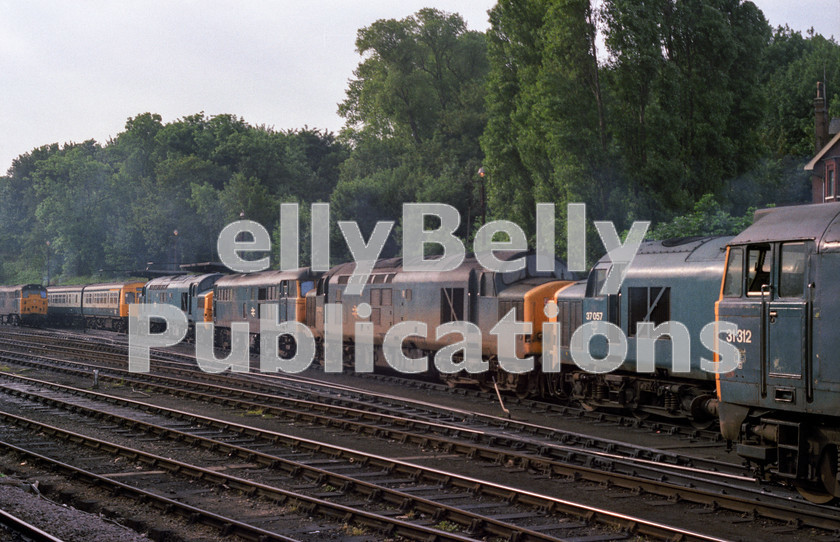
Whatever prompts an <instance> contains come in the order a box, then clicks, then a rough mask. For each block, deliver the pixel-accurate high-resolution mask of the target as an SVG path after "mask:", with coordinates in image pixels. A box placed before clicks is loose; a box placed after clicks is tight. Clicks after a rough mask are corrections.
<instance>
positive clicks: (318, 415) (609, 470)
mask: <svg viewBox="0 0 840 542" xmlns="http://www.w3.org/2000/svg"><path fill="white" fill-rule="evenodd" d="M64 353H65V354H66V353H67V352H66V351H65V352H64ZM31 354H32V353H30V355H31ZM23 357H24V356H23V354H21V353H20V352H18V353H16V354H14V353H12V352H6V353H5V354H4V357H3V360H4V363H10V364H11V363H15V364H19V363H20V364H30V366H32V367H41V368H44V367H45V364H51V363H54V364H56V365H55V366H54V367H52V369H53V370H61V371H63V372H65V374H68V375H70V374H72V375H74V376H76V377H78V378H85V379H88V380H89V378H90V371H91V370H92V367H93V366H92V365H84V364H80V363H79V362H75V363H70V362H67V361H62V360H57V359H53V360H52V361H50V360H45V358H44V356H43V355H40V354H39V355H38V356H35V357H36V358H37V361H35V360H30V361H26V360H25V359H23ZM59 365H60V366H61V367H59ZM97 367H99V369H98V370H100V371H101V372H100V378H102V379H103V381H104V382H108V381H110V382H112V383H121V385H123V386H129V385H130V386H135V387H136V389H144V390H146V391H148V392H153V393H156V392H160V393H172V394H178V395H180V396H181V397H185V398H191V400H198V401H212V402H216V403H217V404H222V405H226V407H227V408H234V409H239V410H240V411H242V410H243V409H247V411H257V410H259V411H261V412H262V413H263V414H265V415H271V416H277V417H278V418H285V419H288V420H296V421H297V422H301V421H306V422H307V423H316V424H319V425H321V426H323V427H331V428H338V429H340V430H342V431H351V432H354V434H364V435H372V436H375V437H377V438H384V439H392V440H396V441H397V442H404V443H416V444H419V445H421V446H425V447H427V448H436V449H437V450H438V451H439V452H442V453H445V454H460V455H462V456H464V457H470V458H471V459H472V460H476V459H483V460H487V461H490V462H492V463H493V464H495V465H497V466H501V467H505V468H514V469H521V470H527V471H530V472H532V473H536V474H537V475H542V476H552V477H557V478H560V479H562V480H572V481H574V480H582V481H586V480H588V481H591V482H597V483H601V484H611V485H615V486H620V487H624V488H627V489H629V490H631V491H633V492H636V493H637V494H642V493H643V494H656V495H662V496H664V497H667V498H670V499H681V500H685V501H689V502H696V503H702V504H705V505H707V506H709V507H710V509H714V507H721V508H727V509H731V510H735V511H738V512H741V513H748V514H756V515H757V516H764V517H772V518H777V519H782V520H783V521H790V520H792V518H793V517H798V518H799V520H800V521H801V524H802V525H805V526H812V527H819V528H821V529H824V530H827V532H831V531H833V530H835V529H838V528H840V525H838V523H837V520H836V518H835V516H836V509H830V508H828V507H809V506H806V505H804V504H802V503H798V502H795V499H794V498H793V497H791V496H790V495H789V494H787V493H784V492H781V491H780V492H779V493H778V494H769V493H767V491H766V490H764V491H761V490H758V491H756V488H755V482H754V481H753V480H752V479H751V478H750V477H749V476H744V475H743V473H742V472H739V471H738V470H737V469H736V468H735V467H733V466H727V465H721V464H706V465H704V466H703V467H700V468H698V466H697V465H693V464H689V463H687V462H686V461H685V458H681V457H680V456H679V455H677V454H669V453H664V452H661V451H660V452H658V455H655V456H648V454H650V453H651V452H654V453H655V452H656V451H655V450H649V449H648V450H645V449H638V448H637V449H635V450H634V449H633V447H629V446H626V445H622V443H616V442H608V441H600V442H599V441H598V439H592V438H591V437H590V440H591V441H592V442H589V443H588V444H589V446H588V448H589V449H588V450H587V449H580V448H578V443H577V442H576V441H577V440H580V439H582V438H584V439H585V438H586V436H585V435H565V436H562V438H561V439H560V440H565V441H567V442H561V443H558V442H556V439H555V441H554V442H552V441H550V440H547V439H546V438H542V437H544V436H545V435H540V433H544V432H546V428H543V427H535V426H530V427H529V426H528V424H521V423H513V422H511V421H510V420H504V419H497V420H495V421H493V423H495V424H496V425H495V426H493V425H489V421H488V420H487V419H481V420H476V419H472V420H468V421H470V422H472V423H473V424H476V423H478V424H479V425H473V426H469V425H468V424H465V423H464V420H463V419H459V418H458V417H457V416H453V414H452V413H451V412H450V413H449V414H448V417H446V416H444V415H443V413H442V412H441V411H440V409H429V410H428V411H426V412H425V413H423V410H422V409H419V406H418V405H416V404H415V405H410V406H406V407H405V408H406V410H407V411H411V412H406V414H410V415H407V416H403V415H399V416H395V415H394V408H393V402H392V401H393V398H390V399H388V401H390V402H386V403H385V404H384V405H379V406H375V408H374V407H371V406H368V407H367V408H368V409H369V410H363V409H362V408H359V407H361V406H363V405H361V404H360V403H361V402H362V401H361V399H359V398H358V397H353V398H352V399H349V401H350V402H351V403H353V404H354V405H355V407H351V406H348V403H347V401H348V399H345V400H344V402H343V404H340V405H329V404H325V401H326V402H332V399H331V398H329V397H324V396H323V395H321V396H317V400H314V401H305V400H303V399H299V398H289V397H278V396H277V395H270V394H268V393H264V392H262V391H253V390H242V389H237V388H234V387H232V379H230V378H228V379H227V383H228V384H231V386H227V387H225V386H220V385H218V384H209V383H208V382H195V381H189V380H187V379H185V378H174V377H166V376H162V375H159V374H154V375H132V374H130V373H126V372H120V371H119V370H118V369H111V368H108V367H107V366H105V365H97ZM153 370H157V369H156V368H155V365H154V362H153ZM161 370H162V369H161ZM135 377H137V378H136V379H135ZM140 377H142V378H140ZM14 378H15V377H13V376H11V375H9V376H5V377H4V379H3V380H10V379H14ZM220 378H223V377H220ZM272 380H273V379H272ZM17 382H18V384H19V385H22V384H21V383H22V382H24V381H23V380H20V379H19V380H17ZM28 385H32V386H37V387H43V386H47V385H48V383H45V382H42V383H34V382H31V383H29V384H28ZM252 385H253V386H264V385H265V384H252ZM283 385H284V386H286V388H283V387H280V388H278V387H277V383H276V382H273V383H272V386H274V388H273V389H274V390H275V393H276V392H277V390H278V389H283V390H284V392H283V393H284V394H289V393H291V392H290V391H289V389H288V388H289V387H295V386H298V385H297V384H295V385H294V386H291V385H290V384H289V383H285V384H283ZM320 385H321V384H317V383H312V382H304V383H303V384H301V386H303V387H311V386H320ZM3 387H4V389H5V388H8V385H7V384H5V383H4V384H3ZM200 388H205V389H204V391H203V392H202V391H198V390H199V389H200ZM52 390H53V391H57V390H58V388H57V387H55V385H53V388H52ZM210 390H212V392H211V391H210ZM350 391H352V390H348V389H345V390H344V391H343V393H344V394H345V395H347V394H348V393H349V392H350ZM18 392H19V390H18ZM64 393H71V394H73V395H74V396H76V397H81V396H82V395H83V393H90V392H83V390H64ZM298 393H303V391H301V390H298ZM307 393H313V391H312V390H309V391H308V392H307ZM354 393H355V392H354ZM100 395H101V394H100ZM33 400H34V399H33ZM38 400H39V401H45V400H46V399H45V398H41V399H38ZM86 400H90V401H97V402H103V401H106V400H107V401H108V402H111V403H115V402H120V401H125V400H124V399H123V400H117V399H114V398H106V397H104V396H103V397H98V398H94V397H93V396H89V397H87V399H86ZM327 400H329V401H327ZM122 406H123V407H124V408H128V406H127V404H125V403H123V404H122ZM420 406H422V405H420ZM77 408H79V407H77ZM88 408H89V409H91V410H92V411H94V412H95V409H92V408H91V407H88ZM100 408H101V407H100ZM130 408H132V409H143V410H145V411H146V412H151V411H150V410H149V409H154V408H159V407H153V406H152V405H145V406H143V405H139V404H135V405H133V406H131V407H130ZM389 409H390V414H385V413H382V412H376V411H382V410H389ZM418 409H419V410H418ZM157 415H164V413H163V412H158V413H157ZM165 415H166V416H169V417H172V416H175V417H177V418H178V419H181V420H183V421H184V423H187V419H185V418H181V414H178V413H173V412H169V413H167V414H165ZM434 417H436V419H431V418H434ZM114 423H117V422H116V421H114ZM124 423H128V422H127V421H126V422H124ZM189 423H190V424H199V423H200V424H203V425H200V426H201V427H205V430H206V428H207V427H210V428H214V430H219V428H221V427H224V426H225V424H226V423H228V422H224V421H221V420H209V419H207V420H201V421H200V422H199V421H198V419H197V418H192V419H189ZM504 423H508V424H511V425H518V427H515V428H506V429H504V432H501V431H500V429H499V428H503V424H504ZM225 430H232V431H233V432H234V433H238V434H239V438H244V437H243V435H247V438H249V439H262V442H263V444H262V446H266V445H269V446H270V445H273V444H276V440H275V439H278V438H280V437H279V436H278V434H277V433H274V434H272V433H270V432H268V433H265V432H264V433H259V432H257V431H256V430H255V429H254V428H249V427H246V426H243V427H240V428H236V429H231V428H230V426H228V427H226V428H225ZM529 433H530V435H528V434H529ZM538 437H540V438H538ZM169 438H176V439H177V438H180V439H186V438H187V437H185V436H181V437H174V436H170V437H169ZM287 438H288V439H289V442H294V446H303V447H304V449H308V450H309V451H308V452H307V453H312V450H316V449H318V447H319V446H323V443H319V442H308V443H303V441H302V440H301V439H298V438H295V437H287ZM228 453H234V452H233V451H232V450H229V451H228ZM236 453H237V454H241V453H245V452H243V451H238V452H236ZM252 453H253V451H252ZM346 453H348V452H347V451H346V450H345V451H343V452H340V453H339V452H333V454H334V455H336V456H337V457H338V456H341V454H346ZM351 457H352V456H351ZM327 460H330V461H332V460H335V458H334V457H330V458H325V459H324V461H327ZM695 460H696V459H695ZM354 461H355V462H357V464H359V463H365V464H370V463H371V461H372V459H371V458H369V457H368V458H364V457H362V456H356V457H355V459H354ZM377 461H386V460H385V459H384V458H381V457H380V458H378V459H377ZM666 463H667V464H666ZM310 466H311V465H310ZM411 467H412V468H414V467H416V466H411ZM379 468H385V469H386V472H389V473H393V472H396V469H397V466H395V465H393V464H391V465H390V466H388V467H387V468H386V467H382V466H380V467H379ZM400 468H408V467H405V466H403V467H400ZM726 468H731V469H732V471H731V472H728V473H726V479H725V481H724V482H721V481H720V476H721V475H722V474H723V473H722V472H721V471H723V470H725V469H726ZM414 472H415V473H416V471H414ZM443 474H444V475H446V473H443ZM439 475H440V474H438V476H439ZM450 475H451V473H450ZM405 476H409V475H408V474H406V475H405ZM411 476H414V477H417V476H418V475H417V474H413V475H410V476H409V477H411ZM424 476H431V475H430V474H426V475H424ZM704 477H709V478H710V479H705V478H704ZM712 478H716V479H717V480H714V479H712ZM424 479H425V478H424ZM335 483H336V484H339V481H338V480H335ZM342 483H346V482H342ZM475 483H477V482H476V481H475V480H472V481H470V482H469V484H472V485H471V486H470V485H469V484H468V485H467V488H468V489H467V491H472V492H473V493H475V489H474V487H475ZM435 484H437V485H436V486H435V487H438V486H440V483H439V482H435ZM710 484H711V485H710ZM329 485H330V486H331V487H342V486H341V485H333V484H332V483H330V484H329ZM426 485H431V484H426ZM469 488H472V489H469ZM432 491H438V492H440V491H450V490H445V489H434V490H432ZM485 491H489V490H486V489H483V490H482V491H481V492H479V493H480V494H484V493H483V492H485ZM774 491H775V489H774ZM408 493H409V494H411V492H408ZM401 498H402V499H403V502H407V501H405V497H401ZM449 498H451V499H457V498H456V497H449ZM464 498H465V499H466V497H464ZM504 498H505V499H511V498H513V499H514V501H515V502H517V501H519V500H520V499H522V497H521V496H520V497H511V496H510V495H508V496H507V497H504ZM557 502H558V501H557V500H555V504H553V505H552V504H551V503H550V502H549V503H546V502H543V503H542V504H539V505H537V506H538V507H542V509H548V510H553V509H554V507H556V506H558V505H557V504H556V503H557ZM791 504H792V506H791ZM819 508H822V509H821V510H820V509H819ZM509 513H510V514H526V518H527V514H528V513H529V512H509ZM437 514H438V515H439V516H440V517H443V516H442V515H441V514H443V513H442V512H437ZM501 515H503V516H504V515H505V514H504V513H502V514H501ZM584 517H586V516H585V515H584ZM443 521H450V520H443ZM476 521H477V520H476V519H475V518H473V519H471V520H470V525H479V524H480V523H476ZM452 523H453V524H456V523H458V522H455V521H452ZM463 523H466V521H464V522H463ZM458 524H459V525H460V523H458ZM468 528H469V527H468ZM613 528H615V527H613ZM623 528H628V527H623ZM629 529H631V530H632V529H633V527H629ZM651 536H653V535H651ZM680 536H685V534H683V535H680Z"/></svg>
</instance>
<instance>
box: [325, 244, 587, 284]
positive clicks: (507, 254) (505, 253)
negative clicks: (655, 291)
mask: <svg viewBox="0 0 840 542" xmlns="http://www.w3.org/2000/svg"><path fill="white" fill-rule="evenodd" d="M493 255H494V256H495V257H496V258H497V259H499V260H501V261H510V260H514V259H517V258H521V257H527V258H533V257H534V255H535V253H534V252H531V251H517V250H496V251H494V252H493ZM436 258H437V257H436V256H430V257H429V258H427V259H428V260H432V261H433V260H435V259H436ZM449 258H450V259H452V258H454V257H452V256H450V257H449ZM556 263H557V268H556V269H555V278H557V279H568V278H569V277H570V276H571V275H570V274H569V272H568V269H567V268H566V266H565V264H563V263H561V262H559V261H556ZM528 265H529V268H530V267H531V266H532V262H531V261H530V260H529V264H528ZM354 269H356V263H355V262H347V263H343V264H340V265H337V266H335V267H333V268H332V269H330V271H329V272H328V275H329V276H331V277H333V276H339V275H351V274H352V273H353V270H354ZM471 270H476V271H483V270H484V268H483V267H482V266H481V264H480V263H479V262H478V260H477V259H476V257H475V255H474V254H467V255H466V257H465V258H464V260H463V262H461V264H460V265H459V266H458V267H456V268H455V269H452V270H451V271H405V269H403V259H402V258H386V259H382V260H377V261H376V263H375V264H374V266H373V271H371V274H372V275H376V274H380V273H397V274H398V275H400V274H403V273H421V274H424V275H426V276H427V277H428V278H429V279H430V280H431V279H432V278H433V277H440V278H441V279H444V277H447V278H449V279H451V278H452V276H453V275H456V276H457V275H462V274H465V273H469V271H471Z"/></svg>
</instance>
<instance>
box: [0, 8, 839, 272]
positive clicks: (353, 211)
mask: <svg viewBox="0 0 840 542" xmlns="http://www.w3.org/2000/svg"><path fill="white" fill-rule="evenodd" d="M489 15H490V23H491V26H490V29H489V30H488V31H487V32H486V33H479V32H475V31H470V30H468V29H467V28H466V25H465V23H464V21H463V19H462V18H461V17H460V16H459V15H457V14H451V13H445V12H441V11H438V10H434V9H423V10H420V11H419V12H417V13H416V14H414V15H411V16H408V17H405V18H404V19H399V20H396V19H392V20H380V21H376V22H374V23H373V24H371V25H370V26H367V27H365V28H362V29H360V30H359V32H358V36H357V40H356V47H357V50H358V52H359V54H360V55H361V58H362V60H361V61H360V63H359V65H358V67H357V69H356V70H355V72H354V76H353V79H351V81H350V82H349V85H348V88H347V90H346V97H345V99H344V100H343V101H342V102H341V103H340V104H338V111H339V114H340V115H342V117H343V118H344V119H345V127H344V128H343V130H342V131H341V132H340V133H339V134H338V135H334V134H332V133H325V132H322V131H319V130H315V129H309V128H303V129H300V130H291V131H275V130H273V129H270V128H267V127H265V126H252V125H249V124H247V123H246V122H245V121H244V120H243V119H240V118H237V117H235V116H233V115H219V116H213V117H208V116H206V115H204V114H202V113H199V114H196V115H191V116H186V117H183V118H181V119H178V120H176V121H174V122H170V123H168V124H164V123H163V122H162V120H161V117H160V116H159V115H155V114H152V113H144V114H140V115H137V116H136V117H134V118H131V119H129V120H128V122H127V123H126V126H125V130H124V131H123V132H122V133H120V134H119V135H118V136H117V137H116V138H114V139H113V140H111V141H108V142H107V143H105V144H99V143H97V142H95V141H92V140H91V141H85V142H82V143H75V144H65V145H63V146H60V145H58V144H52V145H45V146H43V147H40V148H37V149H34V150H32V151H30V152H27V153H25V154H22V155H21V156H19V157H18V158H17V159H16V160H15V161H14V162H13V164H12V167H11V168H10V169H9V171H8V173H7V175H6V176H4V177H0V282H2V283H7V282H22V281H34V282H39V281H41V280H42V278H43V275H44V273H45V271H46V262H47V260H49V262H50V273H51V275H52V277H53V278H55V277H60V279H61V280H68V279H70V278H71V277H74V276H89V275H95V274H97V273H100V272H101V271H106V272H113V273H117V274H127V273H129V272H131V271H135V270H138V269H142V268H144V267H145V266H146V265H147V263H148V262H156V263H157V264H158V266H165V265H167V264H173V263H176V262H196V261H209V260H214V259H216V257H217V255H216V254H215V253H214V251H215V242H216V238H217V235H218V232H219V231H220V230H221V228H222V227H223V226H224V225H225V224H227V223H229V222H231V221H233V220H236V219H237V218H239V216H240V215H241V214H242V213H244V216H246V217H247V218H249V219H253V220H256V221H257V222H260V223H261V224H263V225H265V226H266V227H267V228H268V229H269V230H270V231H272V233H274V234H275V235H273V239H274V240H275V242H276V241H277V240H278V239H279V235H277V234H276V233H277V232H276V229H277V224H278V213H279V204H280V203H281V202H298V203H301V204H302V205H301V212H302V217H301V218H302V220H301V229H302V240H301V245H300V246H301V250H302V252H303V253H302V258H301V259H302V263H306V262H307V260H308V257H307V251H308V244H307V239H308V206H309V204H310V203H312V202H330V203H331V210H332V217H333V220H356V221H358V222H359V224H360V226H361V229H362V232H363V233H364V234H365V235H366V236H367V235H369V234H370V232H371V231H372V229H373V226H374V224H375V222H376V221H377V220H395V221H397V224H398V225H397V228H396V229H395V232H394V234H392V238H391V240H390V241H389V243H388V244H387V245H386V250H385V252H386V255H388V254H395V253H397V251H398V250H399V231H400V230H399V219H400V204H402V203H403V202H410V201H434V202H444V203H449V204H451V205H453V206H455V207H456V208H457V209H458V210H459V211H460V213H461V216H462V219H463V223H462V225H461V227H460V228H459V230H458V233H459V235H461V236H462V237H463V238H465V239H469V238H470V236H471V235H473V234H474V233H475V231H476V229H477V228H478V227H479V226H480V225H481V220H482V215H483V214H486V216H487V219H488V220H489V219H491V218H505V219H510V220H513V221H515V222H516V223H517V224H519V225H520V226H522V227H523V229H525V231H526V233H527V234H528V235H533V233H534V225H533V224H534V215H535V203H537V202H554V203H556V204H558V207H557V209H558V217H557V219H558V227H560V228H562V221H563V218H564V217H563V210H564V204H565V203H566V202H585V203H587V205H588V214H589V216H590V217H592V218H595V219H610V220H614V221H616V223H617V225H618V226H619V228H626V227H627V226H629V224H630V222H632V221H633V220H637V219H653V220H654V221H655V222H657V223H658V225H657V228H656V229H655V230H654V235H659V236H663V235H682V234H691V233H702V232H707V233H724V232H726V231H731V230H734V229H737V228H738V227H741V226H742V224H743V222H744V220H745V218H743V217H745V216H746V217H748V215H749V208H751V207H755V206H763V205H767V204H785V203H793V202H801V201H807V199H808V197H809V195H808V194H809V193H808V186H809V182H808V178H807V176H806V175H805V174H804V172H803V171H802V165H803V164H804V162H805V161H807V159H808V158H809V157H810V155H811V154H812V153H813V139H814V135H813V98H814V95H815V86H816V82H817V81H823V83H824V84H825V85H826V88H827V90H828V97H829V103H830V107H831V112H832V113H833V115H836V116H840V47H838V45H837V43H835V42H834V41H833V39H826V38H824V37H822V36H819V35H815V34H814V33H813V32H811V33H808V34H806V35H804V36H803V35H802V34H801V33H799V32H794V31H791V30H790V29H789V28H777V29H775V30H773V29H771V28H770V26H769V25H768V23H767V21H766V20H765V18H764V16H763V15H762V13H761V11H760V10H759V9H758V8H757V7H756V6H755V5H754V4H752V3H751V2H746V1H742V0H653V1H650V2H643V3H640V2H636V1H633V0H604V1H602V2H598V3H597V4H596V3H593V2H590V1H589V0H499V1H498V3H497V4H496V5H495V6H494V7H493V9H491V10H490V12H489ZM480 167H483V171H484V172H485V173H486V176H484V177H479V176H478V174H477V171H478V170H479V168H480ZM733 216H734V217H736V218H733ZM675 217H676V218H675ZM747 219H748V218H747ZM176 230H177V232H178V233H177V235H176V234H175V231H176ZM331 231H333V232H334V234H335V236H334V239H333V241H334V243H333V247H332V248H333V250H332V255H333V259H334V260H336V261H340V260H343V259H346V258H348V257H349V254H348V253H347V250H346V248H345V247H344V244H343V243H342V242H340V234H339V233H338V229H337V228H335V227H333V228H332V230H331ZM557 239H558V243H560V244H561V245H560V246H559V248H560V249H561V250H562V248H563V247H562V243H563V236H562V235H559V236H558V238H557ZM591 245H593V246H596V244H595V243H591ZM273 261H274V263H275V264H276V263H277V259H276V258H274V259H273Z"/></svg>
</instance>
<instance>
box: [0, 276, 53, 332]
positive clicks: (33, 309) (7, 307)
mask: <svg viewBox="0 0 840 542" xmlns="http://www.w3.org/2000/svg"><path fill="white" fill-rule="evenodd" d="M46 318H47V291H46V289H44V287H43V286H41V285H39V284H22V285H18V286H0V324H12V325H16V326H19V325H24V326H36V327H40V326H41V325H43V324H44V321H45V320H46Z"/></svg>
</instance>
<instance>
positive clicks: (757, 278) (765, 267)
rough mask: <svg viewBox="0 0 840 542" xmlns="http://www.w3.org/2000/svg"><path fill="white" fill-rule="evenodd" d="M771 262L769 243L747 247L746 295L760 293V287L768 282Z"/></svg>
mask: <svg viewBox="0 0 840 542" xmlns="http://www.w3.org/2000/svg"><path fill="white" fill-rule="evenodd" d="M772 264H773V257H772V253H771V252H770V245H758V246H752V247H749V248H747V295H761V287H762V286H764V285H767V284H770V270H771V269H772Z"/></svg>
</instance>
